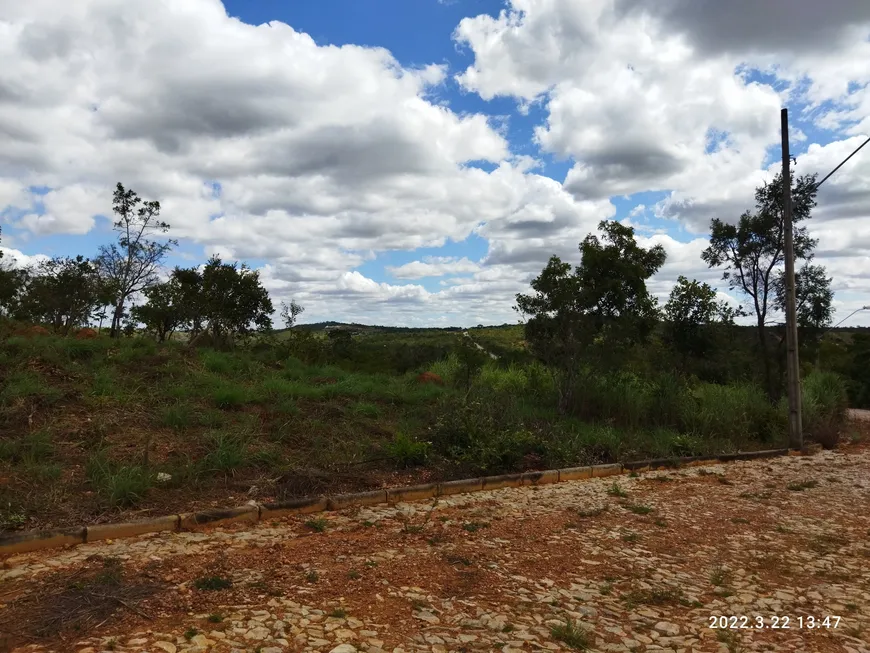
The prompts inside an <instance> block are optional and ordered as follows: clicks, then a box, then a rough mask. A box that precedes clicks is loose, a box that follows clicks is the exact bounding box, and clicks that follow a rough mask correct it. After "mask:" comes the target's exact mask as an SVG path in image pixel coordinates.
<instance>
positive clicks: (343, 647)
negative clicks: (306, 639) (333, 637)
mask: <svg viewBox="0 0 870 653" xmlns="http://www.w3.org/2000/svg"><path fill="white" fill-rule="evenodd" d="M329 653H357V650H356V646H352V645H351V644H339V645H338V646H336V647H335V648H334V649H332V650H331V651H330V652H329Z"/></svg>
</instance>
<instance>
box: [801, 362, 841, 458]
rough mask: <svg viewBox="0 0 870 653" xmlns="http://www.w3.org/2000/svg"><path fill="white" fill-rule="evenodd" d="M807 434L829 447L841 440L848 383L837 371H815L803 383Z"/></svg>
mask: <svg viewBox="0 0 870 653" xmlns="http://www.w3.org/2000/svg"><path fill="white" fill-rule="evenodd" d="M801 400H802V406H801V407H802V409H803V429H804V433H805V434H806V435H807V436H808V437H809V438H811V439H813V440H815V441H816V442H819V443H821V444H822V446H824V447H826V448H829V449H830V448H833V447H835V446H836V445H837V443H838V442H839V439H840V430H841V429H842V427H843V424H844V423H845V421H846V409H847V407H848V395H847V392H846V383H845V381H844V380H843V379H842V377H840V376H839V375H837V374H834V373H833V372H821V371H814V372H811V373H810V374H808V375H807V376H806V378H805V379H804V380H803V382H802V384H801Z"/></svg>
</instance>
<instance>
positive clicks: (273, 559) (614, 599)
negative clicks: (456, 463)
mask: <svg viewBox="0 0 870 653" xmlns="http://www.w3.org/2000/svg"><path fill="white" fill-rule="evenodd" d="M617 482H618V484H619V487H620V489H621V490H622V492H620V493H618V494H614V493H613V491H612V490H613V479H612V478H605V479H594V480H590V481H579V482H572V483H563V484H559V485H549V486H542V487H539V488H534V487H533V488H528V487H527V488H520V489H505V490H498V491H494V492H486V493H478V494H473V495H468V496H456V497H448V498H445V499H441V500H438V501H436V502H429V503H425V502H422V503H415V504H400V505H398V506H394V507H387V506H379V507H374V508H371V509H360V510H357V511H350V512H344V513H328V514H325V515H322V516H318V517H322V518H323V519H325V522H323V523H321V522H318V528H316V529H315V528H312V527H311V526H306V525H305V522H306V521H309V519H310V518H305V519H302V518H300V519H288V520H282V521H278V522H274V523H263V524H260V525H258V526H257V527H255V528H253V529H248V530H242V529H239V530H233V529H218V530H212V531H207V532H200V533H173V534H163V535H156V536H145V537H141V538H138V539H133V540H124V541H117V542H111V541H110V542H101V543H94V544H88V545H84V546H79V547H76V548H72V549H68V550H60V551H50V552H40V553H33V554H26V555H20V556H14V557H11V558H8V559H6V560H5V561H4V562H3V565H2V568H0V650H10V651H57V652H59V653H60V652H64V653H65V652H67V651H73V652H77V653H98V652H101V651H104V650H112V651H127V652H135V653H140V652H142V651H149V652H156V653H164V652H169V653H173V652H175V653H180V652H182V651H187V652H204V651H217V652H220V651H225V652H227V653H231V652H234V651H235V652H237V653H238V652H242V651H244V652H256V651H259V653H278V652H284V651H334V652H335V653H352V652H353V651H368V652H372V653H377V652H379V651H393V652H394V653H401V652H410V651H444V652H446V651H539V650H552V651H562V650H577V649H580V648H582V647H584V646H585V647H588V649H589V650H596V651H665V652H668V651H670V652H677V651H711V652H712V651H717V652H718V651H725V652H727V651H765V650H766V651H812V652H817V653H828V652H833V651H842V652H849V653H861V652H868V651H870V645H868V641H870V511H868V508H870V450H868V448H867V447H866V446H860V447H850V448H848V449H845V450H843V449H841V450H839V451H825V452H823V453H821V454H819V455H816V456H812V457H785V458H779V459H774V460H769V461H752V462H737V463H732V464H728V465H713V466H709V467H706V468H699V467H691V468H684V469H680V470H674V471H669V472H651V473H646V474H642V475H640V476H638V477H636V478H631V477H627V476H623V477H620V478H618V481H617ZM623 495H624V496H623ZM58 614H64V615H66V618H64V619H58V618H57V615H58ZM730 617H736V618H737V619H736V621H735V622H734V623H733V624H732V623H730V622H726V623H728V625H734V626H745V627H743V628H739V627H735V628H725V629H721V628H710V624H711V618H716V623H717V624H718V623H719V618H730ZM742 617H745V618H746V620H745V621H743V620H742V619H741V618H742ZM811 617H812V618H813V619H812V621H814V622H815V623H814V624H813V625H815V626H818V627H815V628H811V627H810V621H811V619H810V618H811ZM825 617H830V620H829V621H828V622H827V624H828V625H827V626H825V625H824V624H825V623H826V622H825V621H824V619H825ZM786 618H787V621H788V623H787V625H788V627H787V628H784V627H783V626H784V625H786ZM835 618H837V619H836V627H834V625H835ZM759 619H760V620H761V621H759ZM758 623H763V625H764V626H765V627H764V628H756V627H755V626H756V625H757V624H758ZM774 624H776V625H778V626H780V627H779V628H773V627H772V626H773V625H774ZM4 642H5V644H4ZM4 646H5V649H4Z"/></svg>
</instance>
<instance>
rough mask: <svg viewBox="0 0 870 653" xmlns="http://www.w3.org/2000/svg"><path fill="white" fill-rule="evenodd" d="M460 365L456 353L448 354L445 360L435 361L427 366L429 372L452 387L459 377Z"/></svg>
mask: <svg viewBox="0 0 870 653" xmlns="http://www.w3.org/2000/svg"><path fill="white" fill-rule="evenodd" d="M461 367H462V364H461V362H460V360H459V355H458V354H457V353H456V352H450V354H448V355H447V357H446V358H442V359H441V360H439V361H435V362H434V363H432V365H430V366H429V371H430V372H432V373H433V374H437V375H438V376H440V377H441V378H442V379H443V380H444V382H445V383H447V384H450V385H453V384H455V383H457V381H458V380H459V377H460V371H461Z"/></svg>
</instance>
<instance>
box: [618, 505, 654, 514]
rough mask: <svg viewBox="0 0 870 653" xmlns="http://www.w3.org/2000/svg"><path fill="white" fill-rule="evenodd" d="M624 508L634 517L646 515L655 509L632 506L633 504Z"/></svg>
mask: <svg viewBox="0 0 870 653" xmlns="http://www.w3.org/2000/svg"><path fill="white" fill-rule="evenodd" d="M624 507H625V509H626V510H629V511H631V512H633V513H634V514H635V515H648V514H650V513H651V512H652V511H653V510H655V508H651V507H650V506H642V505H634V504H628V505H626V506H624Z"/></svg>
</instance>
